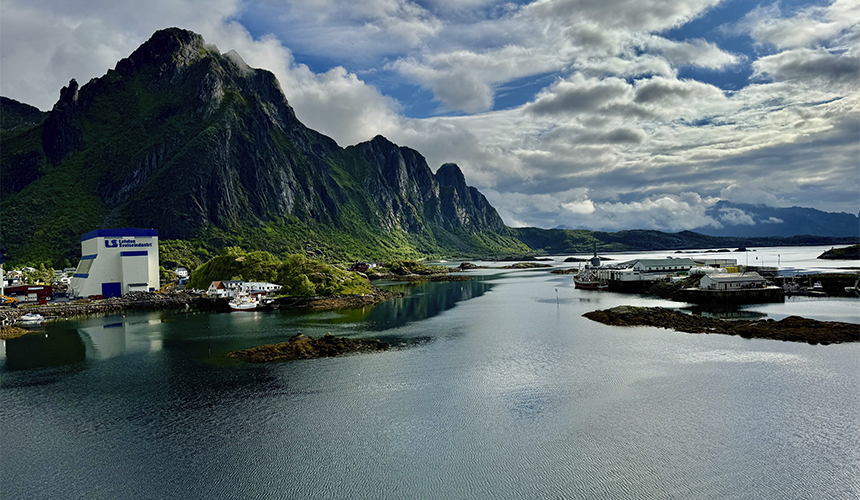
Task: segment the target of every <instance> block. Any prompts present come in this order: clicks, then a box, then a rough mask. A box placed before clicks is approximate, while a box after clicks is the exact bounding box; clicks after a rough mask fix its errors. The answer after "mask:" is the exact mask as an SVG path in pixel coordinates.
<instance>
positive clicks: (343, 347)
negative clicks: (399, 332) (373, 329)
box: [227, 333, 389, 363]
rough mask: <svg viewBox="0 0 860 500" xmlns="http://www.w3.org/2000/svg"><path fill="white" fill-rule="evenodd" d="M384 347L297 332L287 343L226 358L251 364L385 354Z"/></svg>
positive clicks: (237, 353) (374, 342)
mask: <svg viewBox="0 0 860 500" xmlns="http://www.w3.org/2000/svg"><path fill="white" fill-rule="evenodd" d="M388 348H389V345H388V344H387V343H385V342H382V341H380V340H354V339H349V338H346V337H335V336H334V335H332V334H330V333H327V334H325V335H324V336H322V337H320V338H318V339H315V338H312V337H308V336H306V335H304V334H302V333H298V334H296V335H293V336H292V337H291V338H290V340H288V341H287V342H281V343H280V344H269V345H263V346H259V347H252V348H251V349H245V350H242V351H233V352H230V353H228V354H227V356H229V357H231V358H235V359H241V360H245V361H249V362H251V363H269V362H273V361H294V360H297V359H316V358H331V357H334V356H341V355H344V354H349V353H354V352H363V351H385V350H388Z"/></svg>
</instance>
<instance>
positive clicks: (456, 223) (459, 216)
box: [436, 163, 505, 232]
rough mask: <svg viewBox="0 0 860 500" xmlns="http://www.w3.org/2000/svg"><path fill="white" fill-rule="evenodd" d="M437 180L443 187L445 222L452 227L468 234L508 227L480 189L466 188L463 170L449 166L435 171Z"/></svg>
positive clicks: (447, 164) (442, 198)
mask: <svg viewBox="0 0 860 500" xmlns="http://www.w3.org/2000/svg"><path fill="white" fill-rule="evenodd" d="M436 179H437V180H438V181H439V184H440V185H441V186H442V191H441V205H442V206H441V209H442V216H443V220H444V221H445V223H446V224H448V225H449V226H450V227H452V228H463V229H465V230H466V231H469V232H479V231H485V230H487V229H489V230H490V231H493V232H502V231H504V230H505V223H504V222H503V221H502V218H501V217H500V216H499V214H498V212H496V209H495V208H493V207H492V205H490V202H488V201H487V198H485V197H484V195H482V194H481V193H480V192H479V191H478V190H477V189H475V188H473V187H471V186H467V185H466V178H465V177H464V176H463V172H462V171H461V170H460V167H458V166H457V165H455V164H453V163H446V164H444V165H442V166H441V167H439V170H437V171H436Z"/></svg>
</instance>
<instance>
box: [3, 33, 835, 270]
mask: <svg viewBox="0 0 860 500" xmlns="http://www.w3.org/2000/svg"><path fill="white" fill-rule="evenodd" d="M4 99H5V98H4ZM7 103H9V104H8V105H10V106H12V110H11V111H12V113H11V114H12V115H13V116H11V118H10V120H8V122H7V120H5V119H4V121H3V129H2V132H3V133H2V135H0V137H2V140H3V147H2V151H0V161H2V164H3V169H2V172H0V180H2V182H0V195H2V197H3V199H2V205H0V206H2V210H0V223H2V227H3V231H2V233H0V247H2V248H0V250H2V251H3V253H4V254H6V255H7V259H8V260H13V261H16V260H17V261H24V260H45V261H51V262H54V263H55V264H56V265H62V264H63V263H64V262H65V261H74V260H76V258H77V257H79V251H80V242H79V238H80V235H81V234H84V233H86V232H88V231H90V230H93V229H98V228H103V227H122V226H132V227H154V228H157V229H158V230H159V236H160V239H162V240H163V241H170V240H181V241H184V242H186V243H182V244H177V245H180V246H182V245H184V246H185V247H186V248H185V251H191V250H189V248H191V247H195V248H199V249H201V250H200V251H202V252H203V253H204V254H205V253H206V252H214V251H217V250H218V249H220V248H223V247H225V246H244V247H247V248H248V249H260V250H268V251H272V252H273V253H276V254H286V253H303V254H307V255H310V256H315V257H324V258H326V259H327V260H338V261H346V260H357V259H388V258H423V257H433V256H464V257H475V256H486V255H504V254H520V255H522V254H525V253H529V252H548V251H553V252H560V253H564V252H573V251H583V250H582V249H583V247H584V248H585V250H590V248H591V246H592V245H593V243H594V242H598V243H600V245H601V248H602V249H622V248H623V247H624V248H631V249H641V248H644V247H647V246H648V245H649V243H648V242H647V241H646V240H647V239H649V238H650V239H651V240H652V245H651V246H653V243H654V242H673V243H672V244H677V245H683V244H684V243H683V241H702V238H700V237H698V236H696V237H693V236H690V235H686V236H677V235H675V236H667V234H668V233H659V232H653V233H646V232H635V231H634V232H628V233H625V234H626V236H624V237H620V236H618V234H620V233H601V232H589V231H585V232H580V231H562V230H540V229H538V228H519V229H514V228H509V227H507V226H506V225H505V224H504V221H503V220H502V219H501V217H500V216H499V214H498V212H497V211H496V209H495V208H494V207H492V205H491V204H490V203H489V202H488V201H487V199H486V197H485V196H484V195H483V194H481V193H480V192H479V191H478V190H477V189H475V188H474V187H471V186H468V185H467V184H466V180H465V177H464V175H463V173H462V171H461V170H460V168H459V167H458V166H457V165H456V164H444V165H442V166H440V167H439V168H438V169H437V171H436V172H435V173H434V172H433V171H432V170H431V168H430V167H429V165H427V162H426V160H425V158H424V157H423V156H422V155H421V154H420V153H419V152H418V151H415V150H413V149H410V148H408V147H402V146H398V145H396V144H394V143H393V142H391V141H389V140H388V139H386V138H384V137H382V136H376V137H374V138H373V139H371V140H370V141H366V142H362V143H359V144H356V145H352V146H348V147H345V148H341V147H340V146H339V145H338V144H337V143H336V142H335V141H334V140H332V139H331V138H329V137H327V136H325V135H323V134H321V133H319V132H316V131H314V130H312V129H309V128H307V127H306V126H305V125H304V124H302V123H301V122H300V121H299V120H298V118H297V117H296V115H295V112H294V111H293V108H292V107H291V106H290V104H289V102H288V101H287V99H286V97H285V96H284V93H283V92H282V91H281V88H280V85H279V83H278V82H277V79H276V78H275V76H274V75H273V74H272V73H271V72H269V71H266V70H262V69H253V68H250V67H249V66H247V64H245V63H244V61H242V59H241V57H240V56H239V55H238V54H236V53H235V52H233V51H230V52H228V53H226V54H221V53H220V52H218V50H217V49H216V48H215V47H214V46H211V45H207V44H206V43H205V41H204V40H203V37H201V36H200V35H198V34H196V33H193V32H190V31H186V30H182V29H179V28H168V29H165V30H160V31H158V32H156V33H155V34H153V36H152V37H151V38H150V39H149V40H147V42H145V43H144V44H142V45H141V46H140V47H139V48H138V49H136V50H135V51H134V52H132V54H130V55H129V57H126V58H123V59H121V60H120V61H118V62H117V64H116V66H115V68H114V69H111V70H108V71H107V72H106V74H105V75H103V76H101V77H98V78H93V79H92V80H90V81H89V82H87V83H86V84H84V85H83V86H80V85H78V83H77V82H76V81H75V80H71V81H70V82H69V85H68V86H66V87H64V88H63V89H62V90H61V92H60V97H59V99H58V101H57V103H56V104H55V105H54V107H53V108H52V110H51V111H50V112H49V113H42V112H39V111H38V110H36V109H35V108H32V107H27V105H24V104H21V103H17V101H12V100H4V101H3V105H4V106H6V105H7ZM30 108H32V109H30ZM34 110H35V111H34ZM5 111H6V110H5V109H4V115H5V114H6V113H5ZM7 123H8V124H10V126H9V127H8V130H7ZM625 238H626V240H625ZM624 241H626V243H625V242H624ZM708 241H716V240H708ZM731 241H732V240H726V241H725V242H724V243H722V245H726V246H728V245H730V244H732V243H731ZM744 241H750V240H744ZM769 241H773V240H769ZM816 242H820V243H836V242H837V240H826V241H820V240H816ZM640 247H641V248H640ZM651 249H653V248H651ZM9 257H11V259H10V258H9Z"/></svg>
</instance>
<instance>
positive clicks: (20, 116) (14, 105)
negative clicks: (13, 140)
mask: <svg viewBox="0 0 860 500" xmlns="http://www.w3.org/2000/svg"><path fill="white" fill-rule="evenodd" d="M47 117H48V113H45V112H43V111H40V110H39V109H38V108H35V107H33V106H30V105H29V104H24V103H22V102H18V101H16V100H15V99H9V98H8V97H0V134H1V135H13V134H15V133H16V132H17V131H20V130H25V129H28V128H32V127H34V126H36V125H39V124H40V123H42V122H43V121H45V118H47Z"/></svg>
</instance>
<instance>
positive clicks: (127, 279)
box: [69, 228, 159, 298]
mask: <svg viewBox="0 0 860 500" xmlns="http://www.w3.org/2000/svg"><path fill="white" fill-rule="evenodd" d="M158 285H159V276H158V231H157V230H155V229H137V228H122V229H98V230H96V231H90V232H89V233H86V234H84V235H83V236H81V262H80V264H78V267H77V269H76V270H75V274H74V276H73V277H72V280H71V282H70V283H69V296H70V297H75V298H81V297H91V296H102V297H105V298H107V297H120V296H122V295H125V294H127V293H129V292H140V291H142V292H147V291H149V292H152V291H155V290H157V289H158Z"/></svg>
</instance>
